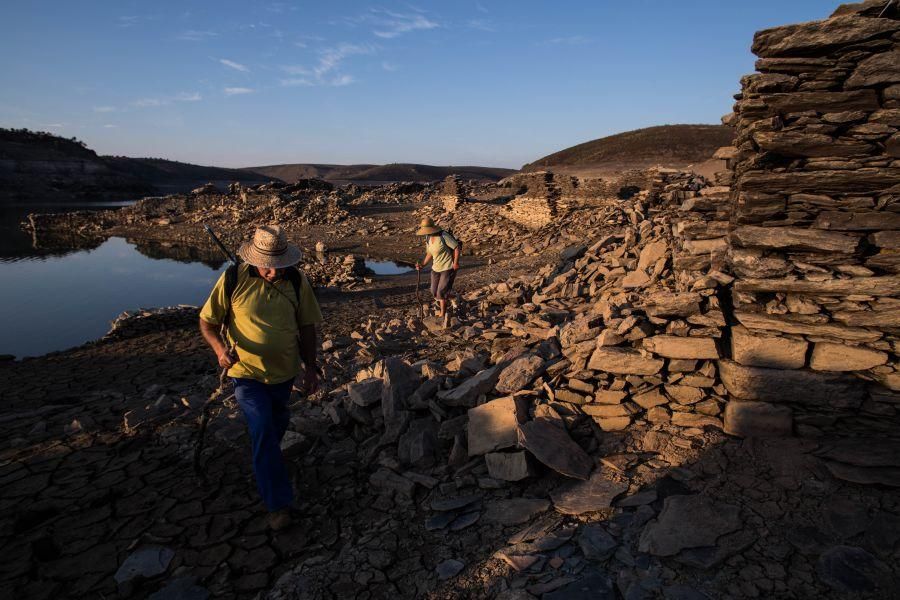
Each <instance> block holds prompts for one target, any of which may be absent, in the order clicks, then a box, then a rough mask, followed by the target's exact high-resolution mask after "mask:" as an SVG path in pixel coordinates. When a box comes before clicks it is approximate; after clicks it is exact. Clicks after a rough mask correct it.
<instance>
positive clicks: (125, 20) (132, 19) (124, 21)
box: [116, 15, 141, 27]
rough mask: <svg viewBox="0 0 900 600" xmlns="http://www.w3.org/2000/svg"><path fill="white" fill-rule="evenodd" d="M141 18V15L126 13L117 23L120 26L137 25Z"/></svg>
mask: <svg viewBox="0 0 900 600" xmlns="http://www.w3.org/2000/svg"><path fill="white" fill-rule="evenodd" d="M140 20H141V17H139V16H137V15H126V16H122V17H119V18H118V19H116V24H117V25H118V26H119V27H132V26H134V25H137V23H138V21H140Z"/></svg>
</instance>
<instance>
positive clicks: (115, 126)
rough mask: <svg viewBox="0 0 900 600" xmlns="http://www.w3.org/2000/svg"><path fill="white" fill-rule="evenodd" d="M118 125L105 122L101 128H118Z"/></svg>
mask: <svg viewBox="0 0 900 600" xmlns="http://www.w3.org/2000/svg"><path fill="white" fill-rule="evenodd" d="M118 127H119V126H118V125H113V124H112V123H107V124H106V125H104V126H103V129H118Z"/></svg>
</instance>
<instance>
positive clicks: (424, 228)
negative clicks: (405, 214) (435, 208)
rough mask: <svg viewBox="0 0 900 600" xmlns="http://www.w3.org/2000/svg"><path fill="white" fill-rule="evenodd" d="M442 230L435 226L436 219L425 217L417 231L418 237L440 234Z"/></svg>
mask: <svg viewBox="0 0 900 600" xmlns="http://www.w3.org/2000/svg"><path fill="white" fill-rule="evenodd" d="M440 231H441V228H440V227H438V226H437V225H435V224H434V219H432V218H431V217H425V218H424V219H422V222H421V223H419V229H417V230H416V235H431V234H433V233H439V232H440Z"/></svg>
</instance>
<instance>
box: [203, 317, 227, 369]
mask: <svg viewBox="0 0 900 600" xmlns="http://www.w3.org/2000/svg"><path fill="white" fill-rule="evenodd" d="M219 327H220V326H219V325H213V324H212V323H208V322H206V321H204V320H203V319H200V334H201V335H203V339H204V340H206V343H207V344H209V347H210V348H212V351H213V352H215V353H216V358H218V360H219V366H220V367H222V368H223V369H227V368H229V367H232V366H233V365H234V363H235V362H236V361H235V359H234V356H233V354H232V353H231V352H229V351H228V346H227V345H226V344H225V341H224V340H223V339H222V336H221V334H219Z"/></svg>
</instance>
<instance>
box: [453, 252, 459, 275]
mask: <svg viewBox="0 0 900 600" xmlns="http://www.w3.org/2000/svg"><path fill="white" fill-rule="evenodd" d="M453 269H454V270H456V269H459V246H457V247H456V248H454V249H453Z"/></svg>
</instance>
